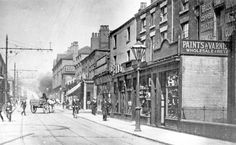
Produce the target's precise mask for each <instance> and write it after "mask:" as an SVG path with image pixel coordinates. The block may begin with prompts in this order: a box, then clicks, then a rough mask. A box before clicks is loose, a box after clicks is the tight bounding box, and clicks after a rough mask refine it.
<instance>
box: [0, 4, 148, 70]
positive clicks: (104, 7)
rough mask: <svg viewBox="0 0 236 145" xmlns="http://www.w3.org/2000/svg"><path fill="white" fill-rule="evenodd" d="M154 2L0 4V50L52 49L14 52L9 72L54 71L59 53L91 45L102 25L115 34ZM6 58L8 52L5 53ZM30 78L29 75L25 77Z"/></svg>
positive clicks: (3, 54)
mask: <svg viewBox="0 0 236 145" xmlns="http://www.w3.org/2000/svg"><path fill="white" fill-rule="evenodd" d="M141 1H144V2H147V3H148V4H150V0H0V18H1V19H0V47H5V46H6V42H5V39H6V34H8V38H9V47H34V48H49V42H52V45H51V46H52V49H53V52H47V51H45V52H36V51H35V52H33V51H13V52H12V53H11V54H9V71H10V69H13V64H14V63H16V65H17V68H18V69H26V70H38V73H41V72H48V71H51V69H52V62H53V59H55V58H56V54H57V53H62V52H64V51H65V50H66V49H67V47H69V46H70V44H71V42H73V41H78V42H79V47H80V48H81V47H83V46H86V45H88V46H89V45H90V37H91V33H92V32H98V30H99V27H100V25H102V24H105V25H109V28H110V29H111V30H113V29H116V28H117V27H118V26H120V25H121V24H123V23H124V22H126V21H127V20H128V19H130V18H131V17H133V16H134V14H135V13H137V12H138V9H139V7H140V2H141ZM1 54H2V56H3V57H4V58H5V51H3V50H1ZM25 74H27V73H25Z"/></svg>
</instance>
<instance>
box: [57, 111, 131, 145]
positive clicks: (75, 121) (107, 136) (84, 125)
mask: <svg viewBox="0 0 236 145" xmlns="http://www.w3.org/2000/svg"><path fill="white" fill-rule="evenodd" d="M62 115H63V116H65V117H64V119H66V120H67V121H69V122H70V123H73V124H74V125H76V124H78V120H77V119H74V118H68V115H65V114H62ZM52 118H53V120H54V121H55V122H57V123H59V124H63V123H62V122H60V121H58V120H57V119H56V118H55V116H53V117H52ZM78 118H79V119H81V120H86V119H84V118H82V117H80V116H78ZM86 121H87V120H86ZM69 122H67V123H68V124H70V123H69ZM79 123H80V124H81V126H80V127H83V128H84V129H87V128H89V127H90V126H89V125H88V124H87V123H84V122H79ZM96 125H98V126H102V125H100V124H96ZM67 128H68V130H70V131H71V132H73V133H74V134H76V135H77V136H79V137H82V138H84V139H86V140H87V141H89V142H91V141H90V140H88V139H87V138H91V137H87V138H85V137H84V136H81V135H79V134H78V133H76V132H75V131H73V130H71V129H70V128H69V127H67ZM109 129H111V128H109ZM91 131H94V130H91ZM99 131H100V132H101V133H100V134H102V135H103V136H94V137H92V138H115V139H116V140H120V141H121V142H123V143H125V144H129V145H132V143H129V142H127V141H125V140H122V139H124V138H127V137H125V136H122V137H112V136H109V135H110V134H109V133H108V132H106V131H104V130H99ZM106 134H108V135H106ZM121 138H122V139H121ZM93 143H94V142H93ZM94 144H96V143H94Z"/></svg>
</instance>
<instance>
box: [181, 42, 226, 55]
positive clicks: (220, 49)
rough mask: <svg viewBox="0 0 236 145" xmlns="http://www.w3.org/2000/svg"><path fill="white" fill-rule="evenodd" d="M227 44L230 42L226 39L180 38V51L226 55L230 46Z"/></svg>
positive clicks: (195, 53) (194, 53)
mask: <svg viewBox="0 0 236 145" xmlns="http://www.w3.org/2000/svg"><path fill="white" fill-rule="evenodd" d="M229 44H230V43H229V42H226V41H206V40H182V41H181V53H182V54H193V55H216V56H227V55H228V51H229V46H230V45H229Z"/></svg>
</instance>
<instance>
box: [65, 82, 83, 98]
mask: <svg viewBox="0 0 236 145" xmlns="http://www.w3.org/2000/svg"><path fill="white" fill-rule="evenodd" d="M80 86H81V82H80V83H78V84H77V85H76V86H74V87H73V88H71V89H70V90H68V91H67V92H66V96H70V95H72V93H74V92H75V91H76V90H77V89H78V88H79V87H80Z"/></svg>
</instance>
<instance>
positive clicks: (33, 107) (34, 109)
mask: <svg viewBox="0 0 236 145" xmlns="http://www.w3.org/2000/svg"><path fill="white" fill-rule="evenodd" d="M30 110H31V112H32V113H36V111H37V107H36V106H34V105H31V106H30Z"/></svg>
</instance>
